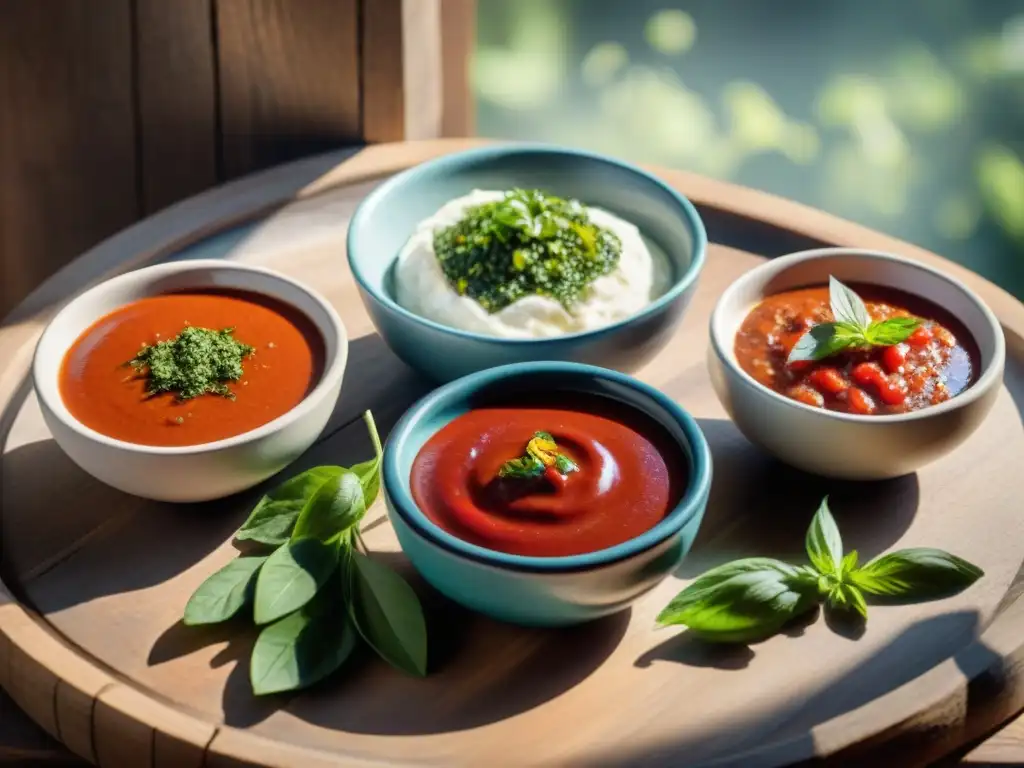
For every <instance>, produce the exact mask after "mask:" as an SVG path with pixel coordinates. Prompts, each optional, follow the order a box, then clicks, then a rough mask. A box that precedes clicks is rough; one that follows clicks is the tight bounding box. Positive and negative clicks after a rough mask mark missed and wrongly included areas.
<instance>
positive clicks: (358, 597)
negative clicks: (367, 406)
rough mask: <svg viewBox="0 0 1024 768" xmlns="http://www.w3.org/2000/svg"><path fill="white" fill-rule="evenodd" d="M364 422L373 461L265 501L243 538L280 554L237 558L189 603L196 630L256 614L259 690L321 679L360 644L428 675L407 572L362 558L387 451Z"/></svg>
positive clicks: (285, 486)
mask: <svg viewBox="0 0 1024 768" xmlns="http://www.w3.org/2000/svg"><path fill="white" fill-rule="evenodd" d="M363 419H364V420H365V422H366V426H367V429H368V431H369V433H370V439H371V440H372V442H373V448H374V454H375V455H374V458H373V459H370V460H369V461H365V462H362V463H361V464H357V465H355V466H354V467H352V468H351V469H346V468H344V467H335V466H323V467H314V468H313V469H309V470H307V471H305V472H303V473H302V474H300V475H298V476H296V477H293V478H291V479H290V480H287V481H285V482H284V483H282V484H281V485H279V486H278V487H277V488H275V489H274V490H272V491H271V492H270V493H268V494H267V495H265V496H264V497H263V498H262V499H260V501H259V503H258V504H257V505H256V507H255V509H253V511H252V513H251V514H250V515H249V517H248V519H247V520H246V521H245V523H243V525H242V527H241V528H240V529H239V530H238V532H237V533H236V534H235V538H236V539H239V540H247V541H253V542H256V543H259V544H263V545H266V546H269V547H273V551H271V552H270V553H269V554H267V555H260V556H240V557H238V558H236V559H235V560H233V561H232V562H230V563H228V564H227V565H226V566H224V567H223V568H222V569H220V570H219V571H217V572H216V573H214V574H213V575H212V576H210V577H209V578H208V579H207V580H206V581H205V582H203V584H202V585H200V587H199V589H197V590H196V591H195V593H194V594H193V595H192V597H191V598H190V599H189V601H188V604H187V605H186V606H185V618H184V623H185V624H188V625H199V624H214V623H218V622H222V621H226V620H228V619H230V618H232V617H234V616H236V615H238V614H240V613H241V612H242V611H243V609H245V608H248V609H249V610H250V618H251V619H252V620H253V621H254V622H255V624H257V625H258V626H261V627H263V629H262V631H261V632H260V635H259V637H258V638H257V639H256V644H255V646H254V647H253V651H252V658H251V661H250V667H249V678H250V681H251V683H252V688H253V692H254V693H256V694H268V693H278V692H281V691H291V690H297V689H300V688H305V687H307V686H310V685H312V684H313V683H315V682H318V681H319V680H321V679H323V678H324V677H327V676H328V675H330V674H331V673H332V672H334V671H335V670H336V669H338V668H339V667H340V666H341V665H342V663H343V662H344V661H345V660H346V659H347V658H348V657H349V656H350V655H351V653H352V651H353V649H354V648H355V646H356V644H357V643H358V641H359V639H360V638H362V639H363V640H364V641H365V642H366V643H367V644H368V645H369V646H370V647H372V648H373V649H374V650H376V651H377V653H378V655H380V656H381V658H383V659H384V660H385V661H387V662H388V663H390V664H392V665H394V666H395V667H397V668H398V669H400V670H402V671H404V672H408V673H409V674H414V675H425V674H426V672H427V632H426V623H425V621H424V617H423V609H422V607H421V606H420V602H419V599H418V598H417V597H416V593H415V592H414V591H413V590H412V588H411V587H410V586H409V585H408V584H407V583H406V582H405V580H404V579H403V578H402V577H401V576H399V575H398V574H397V573H395V572H393V571H391V570H390V569H389V568H388V567H387V566H385V565H383V564H381V563H379V562H377V561H376V560H372V559H370V558H369V557H367V555H366V554H364V552H365V549H366V547H365V544H363V542H362V538H361V537H360V535H359V523H360V521H361V520H362V519H363V516H364V515H365V514H366V510H367V509H368V508H369V507H370V506H371V505H372V504H373V502H374V500H375V499H376V498H377V494H378V493H379V491H380V461H381V455H382V452H383V449H382V447H381V443H380V437H379V436H378V434H377V427H376V425H375V424H374V421H373V415H372V414H371V413H370V412H369V411H367V412H366V413H365V414H363ZM357 546H359V547H362V549H363V552H360V551H358V549H357Z"/></svg>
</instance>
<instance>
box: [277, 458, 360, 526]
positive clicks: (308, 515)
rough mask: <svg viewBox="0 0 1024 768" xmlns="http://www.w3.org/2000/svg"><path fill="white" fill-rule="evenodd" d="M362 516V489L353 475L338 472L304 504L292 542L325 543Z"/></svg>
mask: <svg viewBox="0 0 1024 768" xmlns="http://www.w3.org/2000/svg"><path fill="white" fill-rule="evenodd" d="M365 514H366V504H365V502H364V501H363V486H362V483H361V482H360V481H359V477H358V476H357V475H356V474H355V473H353V472H348V471H345V472H342V473H341V474H340V475H336V476H335V477H332V478H331V479H330V480H328V481H327V482H326V483H324V484H323V485H322V486H320V488H319V489H318V490H317V492H316V493H314V494H313V496H312V497H311V498H310V499H309V501H308V502H306V506H304V507H303V508H302V512H300V513H299V519H298V520H296V522H295V530H293V531H292V536H291V538H292V541H298V540H299V539H307V538H308V539H319V540H320V541H323V542H329V541H332V540H333V539H335V538H336V537H337V536H338V535H339V534H341V533H344V532H345V531H347V530H348V529H349V528H351V527H352V526H354V525H358V524H359V521H360V520H362V519H363V515H365Z"/></svg>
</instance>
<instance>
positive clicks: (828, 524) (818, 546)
mask: <svg viewBox="0 0 1024 768" xmlns="http://www.w3.org/2000/svg"><path fill="white" fill-rule="evenodd" d="M805 543H806V547H807V555H808V557H810V558H811V564H812V565H813V566H814V567H815V568H817V569H818V572H819V573H822V574H826V575H834V576H838V575H839V573H840V564H841V563H842V562H843V540H842V538H841V537H840V536H839V528H838V527H837V526H836V521H835V519H834V518H833V517H832V513H831V512H830V511H829V508H828V496H826V497H825V498H824V499H822V500H821V505H820V506H819V507H818V511H817V512H815V513H814V519H812V520H811V526H810V528H808V529H807V538H806V542H805Z"/></svg>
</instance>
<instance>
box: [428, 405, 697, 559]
mask: <svg viewBox="0 0 1024 768" xmlns="http://www.w3.org/2000/svg"><path fill="white" fill-rule="evenodd" d="M686 471H687V462H686V458H685V456H684V455H683V454H682V451H681V449H680V448H679V446H678V445H677V444H676V443H675V441H674V440H673V439H672V438H671V436H670V435H669V434H668V433H667V432H666V431H665V429H664V428H663V427H661V425H659V424H658V423H656V422H655V421H654V420H653V419H651V418H650V417H648V416H646V415H645V414H643V413H641V412H639V411H637V410H635V409H633V408H630V407H628V406H626V405H623V404H620V403H618V402H616V401H613V400H610V399H608V398H602V397H596V396H593V397H588V396H582V395H575V394H574V395H572V396H571V398H570V397H568V396H566V397H558V396H557V395H556V396H552V397H550V398H546V399H545V400H543V401H541V402H537V403H535V404H534V403H530V404H523V405H519V406H508V407H481V408H477V409H474V410H470V411H468V412H467V413H464V414H462V415H461V416H459V417H457V418H456V419H454V420H453V421H451V422H450V423H449V424H447V425H446V426H445V427H444V428H443V429H441V430H440V431H439V432H438V433H437V434H436V435H434V436H433V437H432V438H431V439H430V440H429V441H427V443H426V444H425V445H424V446H423V448H422V449H421V450H420V452H419V454H418V455H417V457H416V459H415V461H414V462H413V466H412V473H411V486H412V493H413V498H414V499H415V501H416V504H417V505H418V506H419V508H420V509H421V510H423V512H424V514H425V515H426V516H427V517H428V518H430V519H431V520H432V521H433V522H435V523H436V524H437V525H439V526H440V527H441V528H443V529H444V530H446V531H448V532H449V533H451V534H452V535H454V536H457V537H459V538H461V539H463V540H465V541H468V542H471V543H474V544H477V545H479V546H482V547H486V548H488V549H494V550H498V551H501V552H506V553H509V554H516V555H529V556H537V557H559V556H565V555H576V554H582V553H586V552H595V551H597V550H600V549H605V548H607V547H611V546H614V545H616V544H620V543H622V542H624V541H627V540H629V539H632V538H635V537H636V536H639V535H640V534H642V533H644V532H645V531H647V530H649V529H650V528H653V527H654V526H655V525H656V524H657V523H658V522H660V521H661V520H662V519H663V518H664V517H665V516H666V515H667V514H668V513H669V511H671V510H672V508H673V507H675V506H676V504H677V503H678V502H679V500H680V498H682V495H683V492H684V490H685V486H686V477H687V475H686Z"/></svg>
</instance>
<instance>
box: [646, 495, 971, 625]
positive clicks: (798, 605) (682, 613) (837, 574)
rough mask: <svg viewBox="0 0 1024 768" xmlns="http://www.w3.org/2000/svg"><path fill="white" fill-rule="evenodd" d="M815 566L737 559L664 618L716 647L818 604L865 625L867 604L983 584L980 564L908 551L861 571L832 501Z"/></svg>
mask: <svg viewBox="0 0 1024 768" xmlns="http://www.w3.org/2000/svg"><path fill="white" fill-rule="evenodd" d="M805 545H806V549H807V555H808V557H809V559H810V561H811V563H810V565H790V564H788V563H784V562H782V561H780V560H773V559H771V558H767V557H751V558H746V559H743V560H736V561H734V562H731V563H726V564H725V565H720V566H718V567H717V568H712V569H711V570H710V571H708V572H706V573H704V574H703V575H701V576H699V577H698V578H697V579H696V580H695V581H694V582H693V583H691V584H690V585H689V586H688V587H686V589H684V590H683V591H682V592H680V593H679V594H678V595H676V596H675V597H674V598H673V599H672V601H671V602H670V603H669V604H668V605H667V606H665V609H664V610H663V611H662V612H661V613H660V614H658V617H657V622H658V623H659V624H662V625H673V624H681V625H684V626H686V627H687V628H689V630H690V631H691V632H693V633H694V634H695V635H696V636H698V637H701V638H703V639H705V640H708V641H711V642H721V643H748V642H753V641H755V640H762V639H764V638H766V637H768V636H770V635H772V634H774V633H776V632H777V631H778V630H779V629H780V628H781V627H782V626H783V625H785V624H787V623H788V622H790V621H791V620H792V619H794V618H796V617H797V616H800V615H801V614H804V613H806V612H808V611H810V610H811V609H812V608H814V607H815V606H816V605H818V604H819V603H825V604H826V605H828V607H829V608H830V609H832V610H839V611H853V612H856V613H857V614H859V615H860V616H861V617H863V618H864V619H866V618H867V614H868V600H869V599H872V598H879V599H880V600H882V601H884V602H888V603H894V602H917V601H922V600H934V599H937V598H940V597H948V596H950V595H953V594H956V593H957V592H960V591H962V590H964V589H966V588H967V587H969V586H970V585H971V584H973V583H974V582H975V581H977V580H978V579H980V578H981V577H982V576H983V575H984V572H983V571H982V570H981V568H978V567H977V566H976V565H973V564H972V563H969V562H967V561H966V560H964V559H962V558H959V557H957V556H955V555H951V554H949V553H948V552H944V551H942V550H940V549H928V548H915V549H903V550H899V551H897V552H892V553H890V554H888V555H882V556H881V557H878V558H876V559H875V560H872V561H871V562H870V563H868V564H867V565H865V566H863V567H859V568H858V567H857V561H858V557H857V551H856V550H853V551H851V552H849V553H847V554H845V555H844V554H843V541H842V538H841V537H840V535H839V528H838V526H837V525H836V522H835V519H834V518H833V517H832V513H831V511H830V510H829V507H828V497H826V498H825V499H823V500H822V502H821V506H819V507H818V511H817V512H816V513H815V515H814V519H813V520H811V525H810V527H809V528H808V530H807V537H806V541H805Z"/></svg>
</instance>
